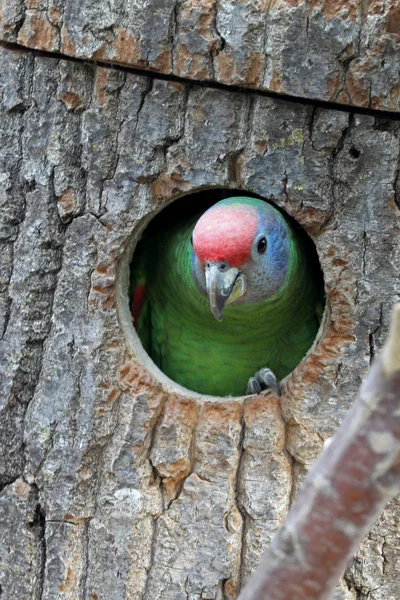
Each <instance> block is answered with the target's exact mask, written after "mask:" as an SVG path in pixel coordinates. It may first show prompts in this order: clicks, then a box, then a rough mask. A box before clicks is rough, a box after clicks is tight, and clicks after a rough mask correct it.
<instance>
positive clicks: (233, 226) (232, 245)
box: [193, 205, 258, 267]
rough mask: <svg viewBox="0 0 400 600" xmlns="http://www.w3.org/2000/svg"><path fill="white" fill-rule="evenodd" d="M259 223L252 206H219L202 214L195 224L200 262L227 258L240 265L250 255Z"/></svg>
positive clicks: (195, 236) (196, 246) (196, 249)
mask: <svg viewBox="0 0 400 600" xmlns="http://www.w3.org/2000/svg"><path fill="white" fill-rule="evenodd" d="M257 227H258V215H257V211H256V210H255V209H254V208H253V207H251V206H235V205H233V206H216V207H215V208H212V209H210V210H209V211H207V212H206V213H205V214H204V215H203V216H202V217H200V219H199V220H198V222H197V224H196V227H195V228H194V232H193V248H194V251H195V253H196V255H197V257H198V259H199V260H200V262H201V263H204V262H205V261H207V260H209V261H221V260H225V261H227V262H229V264H230V265H231V266H232V267H239V266H240V265H242V264H243V263H244V262H246V260H247V259H248V257H249V255H250V252H251V246H252V243H253V240H254V236H255V234H256V231H257Z"/></svg>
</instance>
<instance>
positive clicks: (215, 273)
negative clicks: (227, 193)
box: [192, 197, 292, 321]
mask: <svg viewBox="0 0 400 600" xmlns="http://www.w3.org/2000/svg"><path fill="white" fill-rule="evenodd" d="M291 243H292V242H291V235H290V228H289V225H288V223H287V222H286V220H285V219H284V217H283V216H282V215H281V213H280V212H279V211H278V210H277V209H276V208H274V207H273V206H271V205H270V204H268V203H267V202H264V201H263V200H256V199H254V198H247V197H238V198H228V199H226V200H221V202H218V203H217V204H215V205H214V206H212V207H211V208H210V209H208V210H207V211H206V212H205V213H204V214H203V215H202V216H201V217H200V219H199V220H198V221H197V223H196V226H195V228H194V231H193V236H192V244H193V263H192V264H193V275H194V278H195V280H196V283H197V285H198V287H199V289H200V290H201V291H202V292H203V293H204V294H206V295H207V296H208V300H209V303H210V309H211V312H212V313H213V315H214V317H215V318H216V319H217V320H218V321H222V313H223V310H224V306H225V305H228V304H232V303H235V304H248V303H256V302H261V301H263V300H265V299H267V298H269V297H271V296H274V295H275V294H276V293H277V292H278V291H279V289H280V288H281V287H282V286H283V285H284V283H285V280H286V275H287V272H288V267H289V260H290V247H291Z"/></svg>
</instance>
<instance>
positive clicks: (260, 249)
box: [257, 237, 267, 254]
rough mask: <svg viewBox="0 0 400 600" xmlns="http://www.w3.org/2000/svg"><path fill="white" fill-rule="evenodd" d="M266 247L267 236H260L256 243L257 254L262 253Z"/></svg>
mask: <svg viewBox="0 0 400 600" xmlns="http://www.w3.org/2000/svg"><path fill="white" fill-rule="evenodd" d="M266 249H267V238H266V237H262V238H261V239H260V240H259V241H258V244H257V252H258V253H259V254H264V252H265V251H266Z"/></svg>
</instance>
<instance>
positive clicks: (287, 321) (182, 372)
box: [130, 196, 324, 396]
mask: <svg viewBox="0 0 400 600" xmlns="http://www.w3.org/2000/svg"><path fill="white" fill-rule="evenodd" d="M130 293H131V299H132V316H133V323H134V326H135V327H136V330H137V333H138V335H139V337H140V339H141V342H142V344H143V347H144V348H145V350H146V351H147V353H148V354H149V355H150V357H151V358H152V359H153V361H154V362H155V364H156V365H157V366H158V367H159V368H160V369H161V370H162V371H163V372H164V373H165V374H166V375H168V377H170V378H171V379H173V380H174V381H176V382H177V383H179V384H181V385H183V386H184V387H186V388H189V389H190V390H194V391H196V392H199V393H202V394H210V395H213V396H230V395H233V396H238V395H243V394H244V393H247V394H254V393H259V392H260V391H261V390H263V389H268V388H270V389H275V391H277V390H278V385H277V380H280V379H282V378H283V377H285V376H286V375H287V374H288V373H290V372H291V371H292V370H293V369H294V368H295V367H296V365H297V364H298V363H299V362H300V360H301V359H302V358H303V357H304V356H305V354H306V353H307V351H308V350H309V348H310V346H311V345H312V343H313V341H314V339H315V336H316V334H317V331H318V327H319V322H320V317H321V314H322V309H323V302H324V300H323V290H322V285H321V274H320V273H315V270H314V269H313V267H312V266H310V264H309V260H308V255H307V250H306V248H305V243H304V241H303V239H302V237H301V236H299V235H298V233H296V232H295V231H294V229H293V227H292V225H291V224H290V223H289V221H288V220H287V219H286V218H285V217H284V216H283V214H282V213H281V212H280V211H278V210H277V209H276V208H274V207H273V206H272V205H271V204H269V203H268V202H265V201H263V200H259V199H255V198H249V197H245V196H239V197H232V198H227V199H225V200H222V201H220V202H217V203H216V204H214V205H213V206H212V207H211V208H209V209H208V210H207V211H206V212H204V213H203V214H200V215H196V216H194V217H192V218H189V219H188V218H185V219H182V220H180V221H179V220H178V221H177V222H175V223H174V224H173V226H172V227H170V228H168V230H165V231H158V232H157V233H156V234H153V235H149V236H148V237H145V238H144V239H143V240H141V242H140V244H139V247H138V250H137V252H135V254H134V258H133V261H132V265H131V292H130Z"/></svg>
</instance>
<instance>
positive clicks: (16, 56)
mask: <svg viewBox="0 0 400 600" xmlns="http://www.w3.org/2000/svg"><path fill="white" fill-rule="evenodd" d="M31 5H32V6H33V5H35V8H29V9H28V10H27V11H26V12H25V8H24V6H23V4H22V2H21V3H18V2H15V3H9V2H7V3H6V4H4V2H3V4H2V8H3V15H4V6H6V9H7V11H8V12H7V15H10V14H11V12H12V11H14V12H13V13H12V14H13V15H14V16H12V17H10V16H9V17H8V18H9V19H10V23H11V22H12V23H14V24H15V28H16V29H15V28H14V29H13V27H11V26H10V28H9V29H8V31H10V32H14V33H15V35H16V36H17V37H16V38H15V39H14V38H12V36H11V33H10V36H11V38H12V40H11V41H13V40H14V41H15V40H16V41H17V42H18V41H19V43H20V40H18V36H19V33H18V35H17V29H18V28H19V27H20V31H23V30H26V28H27V27H28V25H27V24H26V18H28V17H29V18H30V19H31V23H33V17H34V16H35V15H33V13H34V12H35V11H40V15H41V16H42V17H43V18H46V16H45V15H47V13H48V11H50V9H51V10H52V11H53V19H54V14H55V12H54V11H56V9H57V6H58V5H57V6H56V3H50V4H49V5H48V4H47V3H46V2H43V3H41V2H36V1H35V2H32V3H31ZM89 8H90V10H94V4H92V3H90V2H87V3H83V5H82V10H83V13H84V14H86V11H87V10H89ZM11 9H12V10H11ZM10 11H11V12H10ZM49 14H50V13H49ZM71 14H72V13H71ZM36 16H37V15H36ZM71 18H72V17H71ZM4 23H5V21H4V17H3V27H4ZM21 23H22V28H21ZM99 23H100V21H99ZM32 27H33V25H32ZM107 28H108V24H107V23H106V22H105V23H104V31H103V33H104V35H107V31H108V29H107ZM88 32H89V33H88V36H89V38H90V35H91V34H90V29H88ZM14 33H12V35H14ZM144 34H145V32H143V35H144ZM21 35H22V34H21ZM35 39H36V41H37V38H35ZM90 39H92V38H90ZM28 43H29V44H31V45H36V46H38V47H39V42H37V43H36V42H35V43H33V41H32V38H29V39H28V40H27V41H26V44H28ZM89 46H90V44H89ZM79 47H80V48H81V49H82V52H83V48H84V46H83V40H82V46H79ZM51 49H53V48H51ZM64 51H65V49H64ZM79 55H81V54H79ZM90 55H91V56H93V55H92V54H90ZM151 55H152V53H151V51H150V50H149V61H150V58H151ZM150 66H151V65H150ZM151 68H153V66H151ZM0 73H1V76H0V101H1V116H0V181H1V186H0V211H1V222H0V243H1V249H2V251H1V253H0V264H1V267H0V334H1V346H0V372H1V377H0V390H1V395H0V402H1V404H0V411H1V412H0V415H1V416H0V428H1V430H0V459H1V463H0V483H1V486H2V489H1V494H0V529H1V532H0V557H1V559H0V560H1V568H0V586H1V591H2V594H3V597H4V598H18V599H25V598H26V599H28V598H29V599H35V600H50V599H51V600H54V599H55V598H60V599H71V600H72V599H73V600H83V599H85V600H86V599H90V600H103V599H106V598H109V597H110V596H112V597H113V598H115V599H116V600H122V599H124V600H125V599H128V598H129V599H134V600H153V599H154V600H155V599H158V598H163V599H166V600H168V599H171V600H172V599H174V600H180V599H182V600H186V599H187V598H189V599H190V600H200V599H203V600H205V599H208V600H211V599H215V600H233V599H234V598H236V597H237V596H238V593H239V589H240V587H241V585H242V584H243V583H244V582H245V581H246V580H247V579H248V576H249V574H250V573H251V572H252V571H253V570H254V568H255V567H256V565H257V564H258V562H259V560H260V556H261V554H262V552H263V550H264V549H265V548H266V547H267V546H268V545H269V543H270V541H271V539H272V536H273V534H274V533H275V532H276V530H277V528H278V526H279V524H280V523H281V522H282V521H283V519H284V517H285V515H286V513H287V510H288V508H289V506H290V504H291V502H292V499H293V497H294V495H295V493H296V492H297V489H298V488H299V486H300V484H301V482H302V480H303V477H304V475H305V473H306V472H307V471H308V468H309V465H310V464H311V463H312V462H313V461H314V459H315V458H316V457H317V455H318V454H319V452H320V450H321V448H322V445H323V442H324V440H325V439H326V438H328V437H331V436H332V435H333V433H334V432H335V430H336V428H337V427H338V426H339V424H340V423H341V421H342V419H343V417H344V415H345V414H346V412H347V410H348V408H349V406H350V404H351V403H352V399H353V397H354V395H355V392H356V390H357V389H358V386H359V383H360V381H361V380H362V379H363V378H364V376H365V374H366V371H367V369H368V366H369V362H370V360H371V359H372V358H373V356H374V354H375V352H376V349H377V348H379V347H380V345H381V340H382V339H383V337H384V336H385V334H386V331H387V324H388V320H389V308H390V307H391V306H392V305H393V303H394V301H396V300H397V299H398V294H399V289H398V264H399V259H400V256H399V254H400V252H399V237H398V231H399V221H400V212H399V200H398V181H399V178H398V176H399V164H400V163H399V150H400V148H399V145H400V144H399V122H398V121H397V120H396V119H395V115H393V118H392V117H391V115H390V114H387V115H382V114H380V115H377V116H375V115H374V114H372V113H368V114H366V113H363V114H361V113H358V112H354V111H351V112H345V111H343V110H335V109H333V108H331V107H330V108H325V107H323V106H321V105H318V106H317V105H315V103H313V102H309V101H307V100H304V102H298V101H295V102H293V101H290V99H287V100H282V99H279V98H275V97H270V96H268V95H265V94H261V93H259V91H257V90H253V91H247V92H246V91H238V90H236V89H226V88H223V87H215V86H214V87H213V86H199V85H196V84H195V83H193V82H192V81H189V80H188V81H184V80H182V81H177V80H176V79H168V78H165V77H164V78H160V77H158V76H156V75H154V74H152V73H147V74H146V73H137V72H132V71H130V70H129V69H126V68H119V67H118V66H116V65H113V66H104V65H103V66H98V65H96V64H94V63H87V62H83V61H79V60H70V59H69V58H66V57H61V56H51V55H46V54H40V53H38V52H36V51H27V50H24V49H18V48H17V47H15V46H14V47H12V48H10V47H5V46H3V47H1V48H0ZM221 187H222V188H227V189H231V190H238V189H239V190H245V191H248V192H251V193H254V194H257V195H260V196H262V197H264V198H266V199H269V200H270V201H272V202H274V203H275V204H277V205H278V206H280V207H281V208H283V209H284V210H286V211H287V212H288V213H289V214H290V215H292V216H293V217H294V218H295V219H297V220H298V221H299V223H300V224H302V225H303V227H304V228H305V229H306V230H307V231H308V232H309V234H310V235H311V237H312V238H313V240H314V242H315V245H316V248H317V251H318V254H319V257H320V261H321V265H322V268H323V271H324V277H325V285H326V294H327V308H326V311H325V316H324V322H323V326H322V328H321V332H320V336H319V340H318V341H317V343H316V344H315V347H314V348H313V349H312V351H311V352H310V353H309V355H308V356H307V357H306V358H305V359H304V360H303V361H302V363H301V364H300V365H299V366H298V367H297V369H296V370H295V371H294V372H293V373H292V374H291V375H290V376H289V377H288V378H287V379H286V380H285V381H284V382H283V386H282V397H281V398H272V397H268V396H263V395H260V396H258V397H250V398H223V399H219V398H211V397H201V396H198V395H196V394H193V393H189V392H188V391H187V390H184V389H182V388H180V387H179V386H177V385H176V384H174V383H173V382H170V381H169V380H168V379H167V378H166V377H165V376H164V375H163V374H162V373H160V372H159V371H158V370H157V369H156V368H155V367H154V365H152V363H151V361H150V359H149V358H148V357H146V356H145V355H144V353H143V350H142V348H141V346H140V344H139V342H138V339H137V337H136V335H135V332H134V330H133V328H132V324H131V319H130V315H129V307H128V295H127V271H128V265H129V260H130V257H131V255H132V252H133V249H134V245H135V239H137V237H138V236H139V235H140V233H141V231H142V230H143V228H144V227H145V225H146V224H147V223H148V221H149V220H150V219H151V217H152V216H153V215H154V214H155V213H156V212H158V211H160V210H161V209H162V208H164V207H165V206H166V205H167V204H168V203H169V202H170V201H171V200H172V199H175V198H177V197H181V196H182V195H184V194H190V193H192V192H197V191H199V190H204V189H213V188H221ZM187 201H188V202H195V199H194V198H193V197H188V198H187ZM398 516H399V507H398V500H394V501H393V502H392V503H391V504H390V505H389V507H388V508H387V510H386V511H385V513H384V514H383V515H382V516H381V518H380V519H379V521H378V522H377V523H376V525H375V526H374V527H373V529H372V531H371V533H370V534H369V536H368V537H367V538H366V539H365V540H364V542H363V545H362V547H361V549H360V551H359V553H358V555H357V557H356V559H355V561H354V563H353V565H352V567H351V568H350V570H349V571H348V572H347V574H346V582H345V583H343V582H342V584H341V586H340V587H339V588H338V590H337V592H336V600H354V599H357V600H366V599H367V598H368V600H394V599H397V598H398V597H400V583H399V581H398V568H397V564H398V561H399V550H398V540H399V532H398V528H397V521H398Z"/></svg>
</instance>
